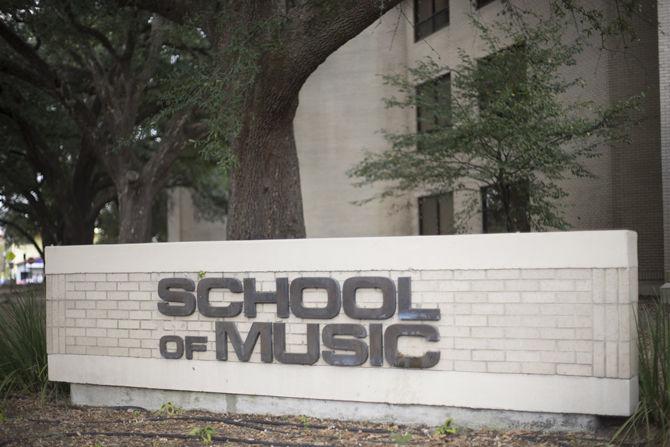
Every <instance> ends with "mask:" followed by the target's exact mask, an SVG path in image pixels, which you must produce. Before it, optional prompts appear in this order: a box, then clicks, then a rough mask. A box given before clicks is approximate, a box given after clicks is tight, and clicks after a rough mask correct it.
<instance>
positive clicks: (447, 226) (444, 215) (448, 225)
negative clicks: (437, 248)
mask: <svg viewBox="0 0 670 447" xmlns="http://www.w3.org/2000/svg"><path fill="white" fill-rule="evenodd" d="M438 204H439V208H440V210H439V211H440V234H454V233H455V229H454V193H453V192H448V193H446V194H442V195H441V196H440V197H439V199H438Z"/></svg>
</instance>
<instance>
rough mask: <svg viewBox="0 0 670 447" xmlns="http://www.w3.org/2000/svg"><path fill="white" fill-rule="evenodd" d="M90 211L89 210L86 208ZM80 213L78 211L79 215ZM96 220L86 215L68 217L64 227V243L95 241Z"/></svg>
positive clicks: (88, 242) (74, 243) (80, 243)
mask: <svg viewBox="0 0 670 447" xmlns="http://www.w3.org/2000/svg"><path fill="white" fill-rule="evenodd" d="M86 211H88V210H86ZM79 214H80V213H77V216H78V215H79ZM94 229H95V221H91V220H90V219H87V218H86V217H83V216H80V217H79V218H67V219H66V220H65V225H64V228H63V245H90V244H92V243H93V235H94Z"/></svg>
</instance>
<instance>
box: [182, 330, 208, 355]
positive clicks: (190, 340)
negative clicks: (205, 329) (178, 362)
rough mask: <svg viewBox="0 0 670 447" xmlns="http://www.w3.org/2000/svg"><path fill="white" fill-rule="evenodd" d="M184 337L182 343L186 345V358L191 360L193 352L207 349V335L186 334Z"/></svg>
mask: <svg viewBox="0 0 670 447" xmlns="http://www.w3.org/2000/svg"><path fill="white" fill-rule="evenodd" d="M185 338H186V339H185V341H184V344H185V345H186V358H187V359H189V360H193V353H194V352H205V351H207V337H191V336H190V335H187V336H186V337H185Z"/></svg>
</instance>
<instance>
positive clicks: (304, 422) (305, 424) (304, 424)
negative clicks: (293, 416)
mask: <svg viewBox="0 0 670 447" xmlns="http://www.w3.org/2000/svg"><path fill="white" fill-rule="evenodd" d="M298 422H300V423H301V424H302V427H303V428H309V418H308V417H307V416H305V415H304V414H301V415H300V416H298Z"/></svg>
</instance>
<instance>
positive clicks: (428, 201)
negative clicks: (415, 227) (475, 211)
mask: <svg viewBox="0 0 670 447" xmlns="http://www.w3.org/2000/svg"><path fill="white" fill-rule="evenodd" d="M453 233H454V195H453V193H452V192H448V193H446V194H439V195H433V196H426V197H420V198H419V234H422V235H437V234H453Z"/></svg>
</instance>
